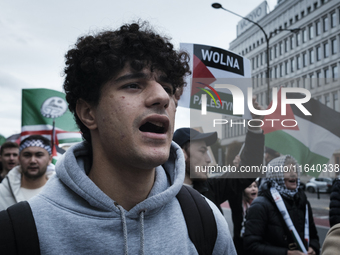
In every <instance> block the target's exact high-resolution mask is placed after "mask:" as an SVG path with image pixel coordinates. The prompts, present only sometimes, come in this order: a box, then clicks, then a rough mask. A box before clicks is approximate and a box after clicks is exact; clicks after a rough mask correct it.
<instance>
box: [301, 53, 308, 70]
mask: <svg viewBox="0 0 340 255" xmlns="http://www.w3.org/2000/svg"><path fill="white" fill-rule="evenodd" d="M302 66H303V67H306V66H307V53H306V52H304V53H302Z"/></svg>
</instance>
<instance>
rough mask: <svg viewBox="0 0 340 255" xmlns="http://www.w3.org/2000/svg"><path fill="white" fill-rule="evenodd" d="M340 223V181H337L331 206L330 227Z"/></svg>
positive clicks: (332, 194) (333, 189) (334, 183)
mask: <svg viewBox="0 0 340 255" xmlns="http://www.w3.org/2000/svg"><path fill="white" fill-rule="evenodd" d="M338 223H340V179H335V180H334V182H333V187H332V193H331V197H330V204H329V225H330V226H331V227H333V226H334V225H336V224H338Z"/></svg>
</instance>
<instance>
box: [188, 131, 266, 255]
mask: <svg viewBox="0 0 340 255" xmlns="http://www.w3.org/2000/svg"><path fill="white" fill-rule="evenodd" d="M263 150H264V135H263V134H256V133H253V132H247V134H246V140H245V145H244V149H243V152H242V154H241V164H242V166H260V165H261V164H262V162H263ZM226 175H228V173H226ZM239 176H240V177H247V176H245V175H244V174H243V175H239ZM257 176H259V173H254V174H252V178H224V177H226V176H223V178H211V179H208V180H207V181H204V182H202V181H195V182H194V189H196V190H197V191H199V192H200V193H201V194H202V195H204V196H205V197H207V198H208V199H210V200H211V201H212V202H214V203H215V205H216V206H217V207H218V208H219V209H220V210H221V212H222V209H221V206H220V205H221V204H222V203H223V202H225V201H228V202H229V205H230V209H231V212H232V220H233V225H234V244H235V247H236V250H237V251H238V253H239V254H240V253H241V252H239V249H241V248H242V240H241V239H240V232H241V228H242V221H243V208H242V192H243V190H244V189H245V188H247V187H248V186H249V185H250V184H251V183H252V182H254V181H255V179H256V177H257ZM239 247H240V248H239Z"/></svg>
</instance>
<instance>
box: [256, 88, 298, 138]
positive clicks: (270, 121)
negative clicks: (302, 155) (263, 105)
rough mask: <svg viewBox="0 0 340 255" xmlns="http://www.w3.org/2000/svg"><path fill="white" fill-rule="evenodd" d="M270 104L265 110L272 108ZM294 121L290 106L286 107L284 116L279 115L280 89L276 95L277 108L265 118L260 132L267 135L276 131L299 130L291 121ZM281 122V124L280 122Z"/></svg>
mask: <svg viewBox="0 0 340 255" xmlns="http://www.w3.org/2000/svg"><path fill="white" fill-rule="evenodd" d="M272 103H273V102H271V103H270V104H269V106H268V108H267V109H270V108H271V107H272ZM293 120H295V116H294V113H293V110H292V107H290V105H289V104H288V105H286V115H281V88H280V89H279V92H278V93H277V107H276V110H275V111H274V112H273V113H272V114H270V115H267V116H265V118H264V120H263V122H264V125H263V126H262V130H263V132H264V134H268V133H271V132H274V131H277V130H284V129H286V130H287V129H288V130H299V126H298V125H296V126H295V124H296V123H297V121H296V120H295V122H294V121H293ZM282 121H283V122H282Z"/></svg>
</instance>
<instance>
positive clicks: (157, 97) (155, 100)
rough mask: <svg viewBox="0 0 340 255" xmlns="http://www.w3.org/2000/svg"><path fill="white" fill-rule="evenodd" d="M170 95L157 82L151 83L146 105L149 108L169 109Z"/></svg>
mask: <svg viewBox="0 0 340 255" xmlns="http://www.w3.org/2000/svg"><path fill="white" fill-rule="evenodd" d="M169 102H170V95H169V94H168V92H167V91H165V88H164V87H163V86H162V85H161V84H160V83H158V82H157V81H155V80H152V81H150V84H149V86H148V95H147V99H146V105H147V106H148V107H160V108H168V106H169Z"/></svg>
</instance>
